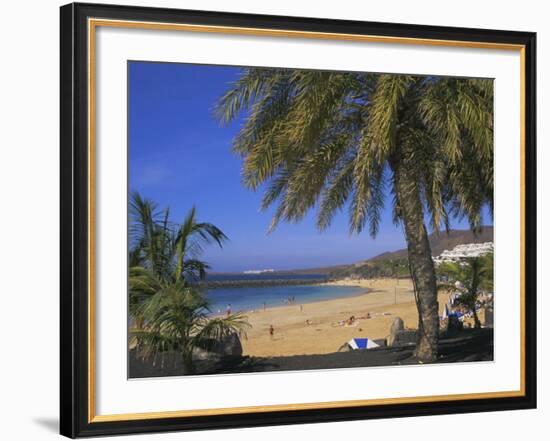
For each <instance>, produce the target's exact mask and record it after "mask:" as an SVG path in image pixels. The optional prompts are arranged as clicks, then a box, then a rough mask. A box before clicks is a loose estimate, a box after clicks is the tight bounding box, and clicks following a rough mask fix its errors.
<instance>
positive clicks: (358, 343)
mask: <svg viewBox="0 0 550 441" xmlns="http://www.w3.org/2000/svg"><path fill="white" fill-rule="evenodd" d="M348 345H349V346H350V348H351V349H354V350H355V349H372V348H377V347H379V346H380V345H378V344H376V343H375V342H374V341H372V340H371V339H370V338H352V339H351V340H350V341H348Z"/></svg>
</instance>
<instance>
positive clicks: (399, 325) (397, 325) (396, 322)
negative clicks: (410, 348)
mask: <svg viewBox="0 0 550 441" xmlns="http://www.w3.org/2000/svg"><path fill="white" fill-rule="evenodd" d="M404 329H405V323H404V322H403V319H402V318H401V317H395V318H394V319H393V322H392V324H391V328H390V337H389V338H388V346H394V342H395V338H396V336H397V334H398V333H399V332H401V331H403V330H404Z"/></svg>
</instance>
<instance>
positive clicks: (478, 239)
mask: <svg viewBox="0 0 550 441" xmlns="http://www.w3.org/2000/svg"><path fill="white" fill-rule="evenodd" d="M429 239H430V246H431V248H432V256H439V255H440V254H441V253H442V252H443V251H445V250H451V249H453V248H454V247H455V246H457V245H462V244H465V243H483V242H492V241H493V227H492V226H491V227H489V226H485V227H483V229H482V230H481V232H480V233H479V234H477V235H474V234H473V233H472V232H471V231H470V230H450V231H449V232H448V233H446V232H440V233H432V234H430V236H429ZM403 257H407V249H406V248H403V249H401V250H397V251H389V252H385V253H382V254H379V255H378V256H374V257H372V258H371V259H368V260H366V261H372V260H387V259H400V258H403Z"/></svg>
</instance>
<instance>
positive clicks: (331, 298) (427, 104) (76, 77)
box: [60, 4, 536, 437]
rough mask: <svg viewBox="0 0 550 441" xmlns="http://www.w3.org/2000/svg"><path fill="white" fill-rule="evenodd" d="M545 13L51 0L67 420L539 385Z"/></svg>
mask: <svg viewBox="0 0 550 441" xmlns="http://www.w3.org/2000/svg"><path fill="white" fill-rule="evenodd" d="M535 42H536V36H535V34H534V33H528V32H511V31H503V30H481V29H459V28H445V27H436V26H418V25H405V24H389V23H371V22H357V21H339V20H327V19H311V18H296V17H276V16H260V15H246V14H230V13H219V12H206V11H184V10H173V9H160V8H142V7H127V6H114V5H113V6H109V5H89V4H69V5H66V6H63V7H62V8H61V97H60V99H61V245H60V246H61V433H62V434H63V435H66V436H68V437H80V436H93V435H115V434H126V433H143V432H161V431H173V430H194V429H206V428H229V427H250V426H260V425H275V424H292V423H310V422H320V421H343V420H353V419H368V418H388V417H401V416H414V415H428V414H444V413H464V412H480V411H495V410H505V409H506V410H509V409H526V408H533V407H535V406H536V396H535V394H536V392H535V391H536V352H535V348H536V332H535V330H536V285H535V280H536V277H535V268H536V262H535V259H536V224H535V222H536V221H535V219H536V207H535V200H536V198H535V192H536V188H535V183H536V176H535V170H536V167H535V120H536V118H535V72H536V69H535V58H536V55H535V52H536V50H535Z"/></svg>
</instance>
